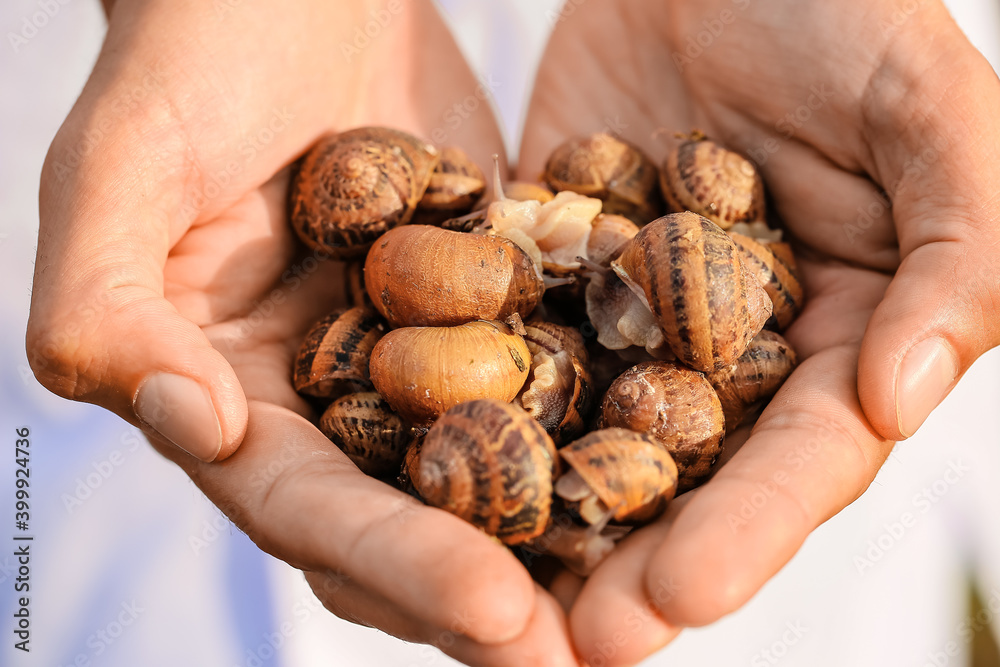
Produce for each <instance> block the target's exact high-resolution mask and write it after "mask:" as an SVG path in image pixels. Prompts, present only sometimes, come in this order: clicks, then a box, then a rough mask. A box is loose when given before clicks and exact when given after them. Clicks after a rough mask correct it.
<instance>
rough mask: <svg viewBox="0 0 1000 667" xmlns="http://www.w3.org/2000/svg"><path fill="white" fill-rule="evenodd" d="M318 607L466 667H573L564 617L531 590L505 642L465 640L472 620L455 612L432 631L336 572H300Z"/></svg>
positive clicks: (538, 589)
mask: <svg viewBox="0 0 1000 667" xmlns="http://www.w3.org/2000/svg"><path fill="white" fill-rule="evenodd" d="M306 581H308V582H309V585H310V586H312V588H313V591H314V592H315V593H316V596H317V597H318V598H319V599H320V601H321V602H322V603H323V605H324V606H325V607H326V608H327V609H329V610H330V611H331V612H333V613H334V614H336V615H337V616H339V617H340V618H342V619H344V620H346V621H350V622H351V623H357V624H360V625H366V626H369V627H373V628H378V629H380V630H382V631H384V632H387V633H389V634H391V635H393V636H395V637H398V638H400V639H403V640H404V641H409V642H418V643H421V644H430V645H432V646H435V647H437V648H439V649H441V650H442V651H443V652H444V653H446V654H448V655H450V656H451V657H453V658H455V659H457V660H460V661H461V662H462V663H464V664H467V665H483V666H492V665H496V666H497V667H520V666H521V665H539V666H548V665H559V666H563V665H565V666H572V667H577V665H578V664H579V663H578V662H577V660H576V658H575V656H574V654H573V649H572V647H571V645H570V642H569V639H568V633H567V628H566V620H565V615H564V613H563V612H562V609H561V608H560V607H559V606H558V603H557V602H556V601H555V600H554V599H553V598H552V596H551V595H549V594H548V593H547V592H546V591H545V590H544V589H542V588H541V587H536V589H535V594H536V601H535V606H534V610H535V611H534V615H533V616H532V617H531V620H530V621H529V622H528V625H527V626H526V627H525V629H524V631H523V632H522V633H521V634H520V635H518V636H517V637H515V638H513V639H511V640H510V641H507V642H503V643H499V644H484V643H481V642H478V641H475V640H474V639H471V638H470V637H468V636H467V634H466V632H467V630H468V628H469V626H470V624H471V623H472V622H473V620H474V617H473V615H472V614H471V613H470V612H465V613H456V614H455V615H454V618H453V619H452V621H451V623H449V624H448V625H446V626H443V627H441V626H435V625H432V624H430V623H427V622H424V621H421V620H419V619H416V618H413V617H412V616H409V615H407V614H405V613H403V612H401V611H400V610H399V609H397V608H395V607H394V606H393V604H392V602H391V601H390V600H387V599H385V598H384V597H382V596H380V595H377V594H375V593H372V592H371V591H368V590H365V589H364V588H362V587H360V586H358V585H357V584H356V583H355V582H354V581H352V580H350V579H347V578H346V577H345V576H344V575H343V574H340V573H317V572H309V573H306Z"/></svg>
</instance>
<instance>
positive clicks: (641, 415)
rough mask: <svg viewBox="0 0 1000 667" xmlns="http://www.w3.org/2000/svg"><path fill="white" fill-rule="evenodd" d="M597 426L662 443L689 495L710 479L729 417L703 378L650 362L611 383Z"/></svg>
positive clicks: (677, 367)
mask: <svg viewBox="0 0 1000 667" xmlns="http://www.w3.org/2000/svg"><path fill="white" fill-rule="evenodd" d="M598 426H599V427H600V428H608V427H619V428H627V429H629V430H632V431H636V432H638V433H648V434H649V435H650V436H652V437H653V438H655V439H656V440H658V441H659V442H660V443H662V444H663V445H664V446H665V447H666V448H667V451H669V452H670V454H671V456H672V457H673V459H674V462H675V463H676V464H677V470H678V474H679V477H680V481H679V483H678V484H679V488H680V490H681V491H685V490H687V489H691V488H694V487H695V486H697V485H698V483H699V482H701V481H702V480H703V479H704V478H706V477H707V476H708V475H709V474H710V473H711V471H712V466H713V465H714V464H715V461H716V459H717V458H718V456H719V453H720V451H721V449H722V438H723V436H724V435H725V416H724V415H723V412H722V404H721V403H720V402H719V397H718V396H717V395H716V393H715V390H714V389H713V388H712V385H711V384H709V382H708V380H706V379H705V376H704V375H702V374H701V373H699V372H697V371H693V370H691V369H690V368H685V367H684V366H681V365H679V364H676V363H672V362H669V361H648V362H644V363H641V364H638V365H636V366H633V367H632V368H630V369H629V370H627V371H625V373H623V374H622V375H621V376H619V377H618V379H617V380H615V381H614V382H613V383H611V387H609V388H608V392H607V394H605V395H604V401H603V403H602V404H601V411H600V416H599V421H598Z"/></svg>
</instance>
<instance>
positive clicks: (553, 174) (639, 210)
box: [545, 132, 663, 225]
mask: <svg viewBox="0 0 1000 667" xmlns="http://www.w3.org/2000/svg"><path fill="white" fill-rule="evenodd" d="M656 180H657V169H656V165H655V164H654V163H653V161H652V160H650V159H649V158H648V157H646V155H645V153H643V152H642V151H641V150H639V148H637V147H636V146H634V145H632V144H630V143H628V142H627V141H623V140H621V139H618V138H617V137H614V136H612V135H610V134H608V133H606V132H600V133H597V134H592V135H590V136H589V137H583V138H576V139H570V140H569V141H567V142H565V143H563V144H562V145H560V146H559V147H558V148H556V149H555V150H554V151H553V152H552V155H551V156H550V157H549V160H548V162H547V163H546V165H545V182H546V183H548V184H549V187H551V188H552V189H553V190H555V191H556V192H561V191H563V190H572V191H573V192H579V193H580V194H582V195H585V196H587V197H594V198H596V199H600V200H602V201H603V202H604V212H605V213H615V214H619V215H624V216H625V217H627V218H630V219H631V220H633V221H635V222H636V224H639V225H644V224H646V223H647V222H649V221H650V220H652V219H653V218H655V217H657V216H658V215H659V214H660V212H661V211H662V208H663V204H662V200H661V199H660V195H659V193H658V192H657V191H656Z"/></svg>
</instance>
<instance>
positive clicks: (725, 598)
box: [646, 346, 892, 626]
mask: <svg viewBox="0 0 1000 667" xmlns="http://www.w3.org/2000/svg"><path fill="white" fill-rule="evenodd" d="M855 363H856V348H854V347H852V346H841V347H835V348H830V349H828V350H825V351H823V352H819V353H817V354H815V355H813V356H812V357H810V358H808V359H806V360H805V361H804V362H803V363H802V365H801V366H799V368H797V369H796V370H795V372H794V373H793V374H792V375H791V377H790V378H789V379H788V380H787V381H786V383H785V385H784V386H783V387H782V388H781V390H780V391H779V392H778V394H777V395H776V396H775V397H774V399H773V400H772V402H771V404H770V405H769V406H768V408H767V409H766V410H765V411H764V413H763V414H762V416H761V419H760V420H759V421H758V423H757V426H756V428H755V429H754V432H753V435H752V436H751V437H750V439H749V440H748V441H747V443H746V444H745V445H744V446H743V447H742V449H740V451H739V452H738V453H737V454H736V455H735V456H734V457H733V459H732V460H731V461H729V463H727V464H726V466H725V467H723V468H722V469H721V470H720V471H719V472H718V474H716V476H715V477H714V478H712V480H711V481H710V482H709V483H708V484H706V485H705V486H704V487H702V488H701V489H699V491H698V493H697V494H696V495H695V496H694V497H693V498H692V499H691V501H690V503H689V504H688V505H687V506H686V507H685V508H684V509H683V510H682V511H681V513H680V515H679V516H678V517H677V520H676V522H675V523H674V525H673V527H672V528H671V530H670V531H669V533H668V534H667V536H666V537H665V539H664V540H663V543H662V545H660V547H659V548H658V550H657V551H656V553H655V554H654V555H653V557H652V558H651V560H650V563H649V567H648V570H647V573H646V583H647V586H650V587H652V586H653V585H655V582H657V581H659V580H660V579H662V578H666V577H671V576H672V577H674V578H675V580H676V582H677V585H678V593H677V595H676V596H674V597H673V598H672V599H670V600H668V601H667V602H666V603H664V604H663V605H662V607H661V609H662V614H663V617H664V618H665V619H666V621H667V622H668V623H670V624H673V625H678V626H692V625H703V624H706V623H710V622H713V621H715V620H717V619H718V618H720V617H721V616H723V615H725V614H727V613H729V612H732V611H734V610H735V609H737V608H739V607H740V606H742V605H743V604H744V603H745V602H746V601H747V600H749V599H750V597H751V596H752V595H753V594H754V593H756V591H757V590H758V589H759V588H760V587H761V586H762V585H763V584H764V583H765V582H766V581H767V580H768V579H769V578H770V577H772V576H773V575H774V574H775V573H776V572H777V571H778V570H779V569H780V568H781V567H782V566H783V565H784V564H785V563H786V562H787V561H788V560H789V559H790V558H791V557H792V555H793V554H794V553H795V552H796V551H797V550H798V549H799V547H800V546H801V545H802V542H803V541H804V540H805V538H806V537H807V536H808V535H809V533H810V532H811V531H812V530H813V529H815V528H816V527H817V526H819V525H820V524H821V523H823V522H824V521H826V520H827V519H829V518H830V517H831V516H833V515H834V514H836V513H837V512H839V511H840V510H841V509H842V508H843V507H845V506H846V505H847V504H849V503H850V502H852V501H853V500H855V499H856V498H857V497H858V496H859V495H860V494H861V493H862V492H863V491H864V490H865V489H866V488H867V487H868V485H869V484H870V483H871V481H872V479H874V477H875V474H876V472H877V471H878V469H879V467H880V466H881V465H882V463H883V462H884V461H885V459H886V457H887V456H888V455H889V453H890V452H891V449H892V443H889V442H886V441H884V440H882V439H881V438H879V437H878V436H877V435H876V434H875V433H874V432H873V431H872V430H871V428H870V427H869V426H868V424H867V422H866V421H865V419H864V414H863V413H862V411H861V406H860V404H859V403H858V399H857V392H856V390H855V386H856V385H855V383H856V378H855V373H854V372H853V369H854V368H855Z"/></svg>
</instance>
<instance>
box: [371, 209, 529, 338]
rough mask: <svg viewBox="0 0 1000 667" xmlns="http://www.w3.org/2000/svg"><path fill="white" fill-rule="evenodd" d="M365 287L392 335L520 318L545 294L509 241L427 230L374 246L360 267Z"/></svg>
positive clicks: (402, 230) (401, 233) (414, 228)
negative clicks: (404, 330) (410, 328)
mask: <svg viewBox="0 0 1000 667" xmlns="http://www.w3.org/2000/svg"><path fill="white" fill-rule="evenodd" d="M365 285H366V287H367V289H368V295H369V296H370V297H371V299H372V302H373V303H374V304H375V307H376V308H377V309H378V311H379V312H380V313H382V315H383V316H385V318H386V319H387V320H389V323H390V324H391V325H392V326H394V327H406V326H455V325H458V324H464V323H466V322H470V321H472V320H476V319H487V320H495V319H501V320H502V319H506V318H507V317H508V316H510V315H512V314H514V313H517V314H518V315H520V316H521V317H526V316H527V315H528V313H530V312H531V311H532V310H533V309H534V308H535V305H536V304H537V303H538V302H539V301H540V300H541V298H542V294H543V293H544V291H545V285H544V283H543V282H542V279H541V278H540V276H539V273H538V271H537V270H536V268H535V265H534V263H533V262H532V261H531V258H530V257H528V255H526V254H525V252H524V251H523V250H521V249H520V248H519V247H518V246H517V245H516V244H514V243H512V242H511V241H509V240H507V239H504V238H499V237H493V236H481V235H475V234H463V233H460V232H452V231H448V230H445V229H438V228H437V227H430V226H426V225H407V226H406V227H399V228H398V229H393V230H392V231H390V232H388V233H387V234H385V235H384V236H383V237H382V238H381V239H379V241H378V243H376V244H375V245H374V246H372V249H371V251H370V252H369V253H368V258H367V259H366V261H365Z"/></svg>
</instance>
